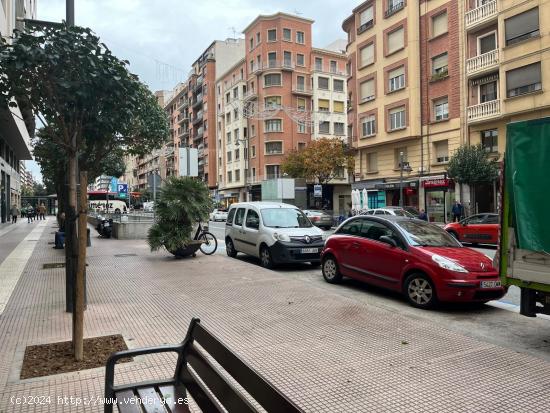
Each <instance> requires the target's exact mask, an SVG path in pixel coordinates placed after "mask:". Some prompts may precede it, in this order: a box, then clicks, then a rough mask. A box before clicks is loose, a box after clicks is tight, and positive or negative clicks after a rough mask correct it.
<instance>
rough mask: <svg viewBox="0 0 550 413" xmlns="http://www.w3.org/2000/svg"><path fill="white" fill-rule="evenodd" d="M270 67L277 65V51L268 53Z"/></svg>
mask: <svg viewBox="0 0 550 413" xmlns="http://www.w3.org/2000/svg"><path fill="white" fill-rule="evenodd" d="M267 65H268V67H277V52H269V53H268V54H267Z"/></svg>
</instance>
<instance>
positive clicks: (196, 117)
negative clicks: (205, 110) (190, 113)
mask: <svg viewBox="0 0 550 413" xmlns="http://www.w3.org/2000/svg"><path fill="white" fill-rule="evenodd" d="M200 121H202V110H201V111H200V112H198V113H197V114H196V115H195V117H194V118H193V125H196V124H197V123H199V122H200Z"/></svg>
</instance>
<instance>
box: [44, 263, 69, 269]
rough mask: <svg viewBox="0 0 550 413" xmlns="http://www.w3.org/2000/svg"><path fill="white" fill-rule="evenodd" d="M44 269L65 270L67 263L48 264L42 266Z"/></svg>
mask: <svg viewBox="0 0 550 413" xmlns="http://www.w3.org/2000/svg"><path fill="white" fill-rule="evenodd" d="M42 268H43V269H45V270H46V269H48V268H65V263H64V262H49V263H47V264H44V265H43V266H42Z"/></svg>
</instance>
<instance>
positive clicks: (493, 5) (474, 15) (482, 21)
mask: <svg viewBox="0 0 550 413" xmlns="http://www.w3.org/2000/svg"><path fill="white" fill-rule="evenodd" d="M497 15H498V11H497V1H496V0H493V1H490V2H488V3H485V4H484V5H482V6H479V7H476V8H475V9H472V10H470V11H468V12H466V17H465V19H466V23H465V24H466V30H472V29H476V28H479V27H481V26H483V25H486V24H488V23H490V22H492V21H493V20H496V18H497Z"/></svg>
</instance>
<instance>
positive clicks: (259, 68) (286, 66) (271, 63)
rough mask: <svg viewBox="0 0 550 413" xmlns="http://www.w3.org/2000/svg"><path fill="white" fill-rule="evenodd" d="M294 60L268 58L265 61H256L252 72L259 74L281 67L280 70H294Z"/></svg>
mask: <svg viewBox="0 0 550 413" xmlns="http://www.w3.org/2000/svg"><path fill="white" fill-rule="evenodd" d="M294 67H295V65H294V62H292V61H291V60H268V61H267V62H260V63H258V62H256V63H255V65H254V69H253V70H252V74H260V73H261V72H263V71H265V70H270V69H281V70H290V71H292V70H294Z"/></svg>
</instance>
